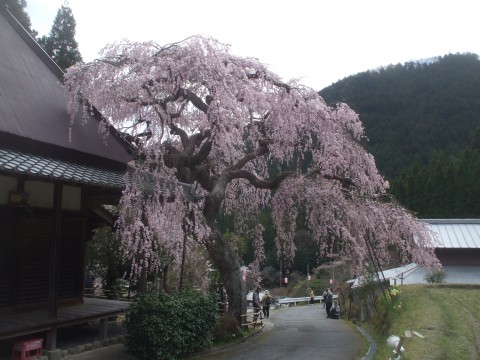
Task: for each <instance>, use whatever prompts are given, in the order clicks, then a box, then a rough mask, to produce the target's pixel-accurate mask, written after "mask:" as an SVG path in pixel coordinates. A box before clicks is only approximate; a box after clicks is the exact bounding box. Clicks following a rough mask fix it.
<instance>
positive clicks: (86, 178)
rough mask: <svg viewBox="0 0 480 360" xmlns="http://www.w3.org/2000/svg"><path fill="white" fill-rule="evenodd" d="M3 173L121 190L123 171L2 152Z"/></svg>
mask: <svg viewBox="0 0 480 360" xmlns="http://www.w3.org/2000/svg"><path fill="white" fill-rule="evenodd" d="M0 171H1V172H4V173H13V174H16V175H26V176H33V177H38V178H43V179H49V180H54V181H64V182H70V183H77V184H83V185H93V186H100V187H105V188H113V189H122V188H123V187H124V181H123V175H124V173H123V172H120V171H113V170H106V169H100V168H95V167H93V166H87V165H80V164H75V163H71V162H68V161H62V160H57V159H53V158H48V157H45V156H41V155H33V154H27V153H24V152H20V151H15V150H11V149H0Z"/></svg>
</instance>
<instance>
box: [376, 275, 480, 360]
mask: <svg viewBox="0 0 480 360" xmlns="http://www.w3.org/2000/svg"><path fill="white" fill-rule="evenodd" d="M399 290H400V294H399V297H400V301H401V304H402V306H401V308H400V309H399V310H398V309H397V310H394V311H392V312H391V319H392V324H391V329H390V332H389V334H390V335H398V336H403V335H404V332H405V330H415V331H417V332H419V333H420V334H422V335H424V336H425V338H424V339H421V338H419V337H417V336H415V335H413V336H412V338H405V341H404V348H405V353H404V356H403V357H402V360H417V359H422V360H430V359H431V360H444V359H445V360H447V359H455V360H463V359H464V360H471V359H480V286H468V285H458V286H455V285H440V284H439V285H405V286H400V287H399ZM367 328H368V330H369V331H370V333H371V334H372V336H373V337H374V339H375V340H376V342H377V345H378V348H379V349H378V352H377V354H376V356H375V357H374V359H375V360H377V359H378V360H385V359H388V358H389V356H390V354H391V349H389V348H388V347H387V345H386V339H387V338H388V336H378V335H375V333H374V330H373V329H372V327H371V326H367Z"/></svg>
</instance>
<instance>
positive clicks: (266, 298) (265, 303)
mask: <svg viewBox="0 0 480 360" xmlns="http://www.w3.org/2000/svg"><path fill="white" fill-rule="evenodd" d="M271 303H272V297H271V295H270V292H269V291H268V290H265V294H264V295H263V297H262V310H263V316H265V317H266V318H268V317H270V304H271Z"/></svg>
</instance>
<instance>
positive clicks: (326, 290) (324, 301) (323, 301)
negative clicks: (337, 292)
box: [322, 288, 328, 309]
mask: <svg viewBox="0 0 480 360" xmlns="http://www.w3.org/2000/svg"><path fill="white" fill-rule="evenodd" d="M327 294H328V288H327V289H325V291H324V292H323V294H322V298H323V300H322V303H323V308H324V309H325V304H326V303H327Z"/></svg>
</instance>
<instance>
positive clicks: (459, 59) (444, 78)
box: [320, 54, 480, 180]
mask: <svg viewBox="0 0 480 360" xmlns="http://www.w3.org/2000/svg"><path fill="white" fill-rule="evenodd" d="M320 94H321V95H322V96H323V97H324V99H325V100H326V101H327V103H336V102H345V103H347V104H349V105H350V106H351V107H352V108H353V109H354V110H355V111H356V112H357V113H358V114H359V115H360V118H361V120H362V121H363V123H364V126H365V130H366V134H367V136H368V139H369V141H368V142H366V144H365V145H366V147H367V148H368V149H369V150H370V151H371V152H372V153H373V155H374V156H375V159H376V161H377V166H378V168H379V169H380V171H381V172H382V174H383V175H384V176H386V177H387V179H389V180H392V179H394V178H396V177H397V176H399V175H400V174H401V173H402V172H403V171H405V170H406V169H407V168H408V167H410V165H411V164H412V162H413V160H414V158H416V157H417V158H418V161H419V165H422V166H425V165H427V164H428V163H429V161H430V160H431V159H433V156H434V154H435V153H438V152H444V154H445V156H448V155H451V154H455V153H457V152H458V151H461V150H463V149H464V147H465V145H466V144H467V143H468V142H469V141H470V140H471V139H472V136H473V134H474V132H475V129H476V128H478V127H479V126H480V60H479V58H478V56H477V55H474V54H455V55H453V54H451V55H446V56H443V57H439V58H435V59H430V60H428V61H418V62H409V63H405V64H403V65H401V64H398V65H389V66H387V67H384V68H380V69H377V70H371V71H367V72H363V73H359V74H356V75H353V76H350V77H348V78H345V79H343V80H341V81H339V82H337V83H335V84H333V85H331V86H329V87H327V88H325V89H323V90H321V91H320Z"/></svg>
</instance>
